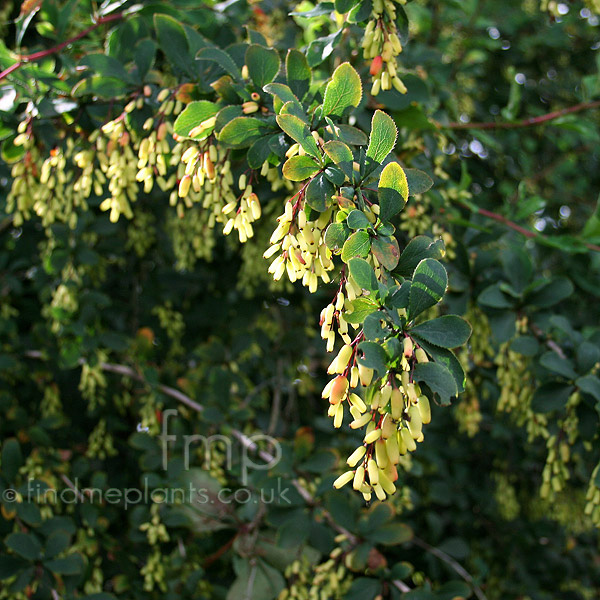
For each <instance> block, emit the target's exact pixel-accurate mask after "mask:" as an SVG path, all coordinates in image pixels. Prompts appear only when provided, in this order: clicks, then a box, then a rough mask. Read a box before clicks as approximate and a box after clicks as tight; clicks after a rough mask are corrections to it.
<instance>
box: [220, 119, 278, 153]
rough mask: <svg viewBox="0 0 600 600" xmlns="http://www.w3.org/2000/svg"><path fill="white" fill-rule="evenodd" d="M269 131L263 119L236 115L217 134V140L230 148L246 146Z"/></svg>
mask: <svg viewBox="0 0 600 600" xmlns="http://www.w3.org/2000/svg"><path fill="white" fill-rule="evenodd" d="M267 133H269V127H268V126H267V124H266V123H265V122H264V121H260V120H259V119H255V118H254V117H236V118H235V119H233V120H232V121H229V123H227V125H225V127H223V129H222V130H221V133H220V134H219V141H220V142H221V143H222V144H225V145H227V146H231V147H232V148H247V147H248V146H250V144H252V142H254V141H255V140H257V139H258V138H260V137H262V136H264V135H266V134H267Z"/></svg>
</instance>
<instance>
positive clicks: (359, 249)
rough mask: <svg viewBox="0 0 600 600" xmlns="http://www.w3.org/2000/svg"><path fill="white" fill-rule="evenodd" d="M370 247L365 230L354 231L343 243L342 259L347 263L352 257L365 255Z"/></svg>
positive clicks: (369, 239)
mask: <svg viewBox="0 0 600 600" xmlns="http://www.w3.org/2000/svg"><path fill="white" fill-rule="evenodd" d="M370 248H371V238H370V236H369V234H368V233H367V232H366V231H355V232H354V233H353V234H352V235H351V236H350V237H349V238H348V239H347V240H346V242H345V243H344V247H343V248H342V260H343V261H344V262H345V263H347V262H348V261H349V260H350V259H351V258H352V257H354V256H360V257H363V258H364V257H365V256H367V255H368V254H369V250H370Z"/></svg>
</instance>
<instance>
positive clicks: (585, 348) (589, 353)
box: [577, 342, 600, 373]
mask: <svg viewBox="0 0 600 600" xmlns="http://www.w3.org/2000/svg"><path fill="white" fill-rule="evenodd" d="M597 362H600V348H598V346H596V344H592V343H590V342H583V343H581V344H579V346H578V347H577V367H578V368H579V370H580V371H581V372H582V373H586V372H587V371H589V370H590V369H591V368H592V367H593V366H594V365H595V364H596V363H597Z"/></svg>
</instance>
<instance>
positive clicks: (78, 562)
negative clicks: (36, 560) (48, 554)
mask: <svg viewBox="0 0 600 600" xmlns="http://www.w3.org/2000/svg"><path fill="white" fill-rule="evenodd" d="M44 566H45V567H46V568H47V569H49V570H50V571H52V572H53V573H57V574H58V575H78V574H79V573H81V572H82V571H83V567H84V563H83V559H82V558H81V555H80V554H77V553H75V554H70V555H69V556H66V557H64V558H55V559H53V560H48V561H44Z"/></svg>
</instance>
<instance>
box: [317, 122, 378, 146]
mask: <svg viewBox="0 0 600 600" xmlns="http://www.w3.org/2000/svg"><path fill="white" fill-rule="evenodd" d="M324 138H325V139H329V138H333V139H339V140H340V142H344V144H350V145H351V146H366V145H367V143H368V142H369V139H368V138H367V136H366V135H365V134H364V133H363V132H362V131H361V130H360V129H356V127H352V125H344V124H339V125H335V129H334V133H330V132H329V131H328V130H327V129H326V130H325V134H324Z"/></svg>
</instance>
